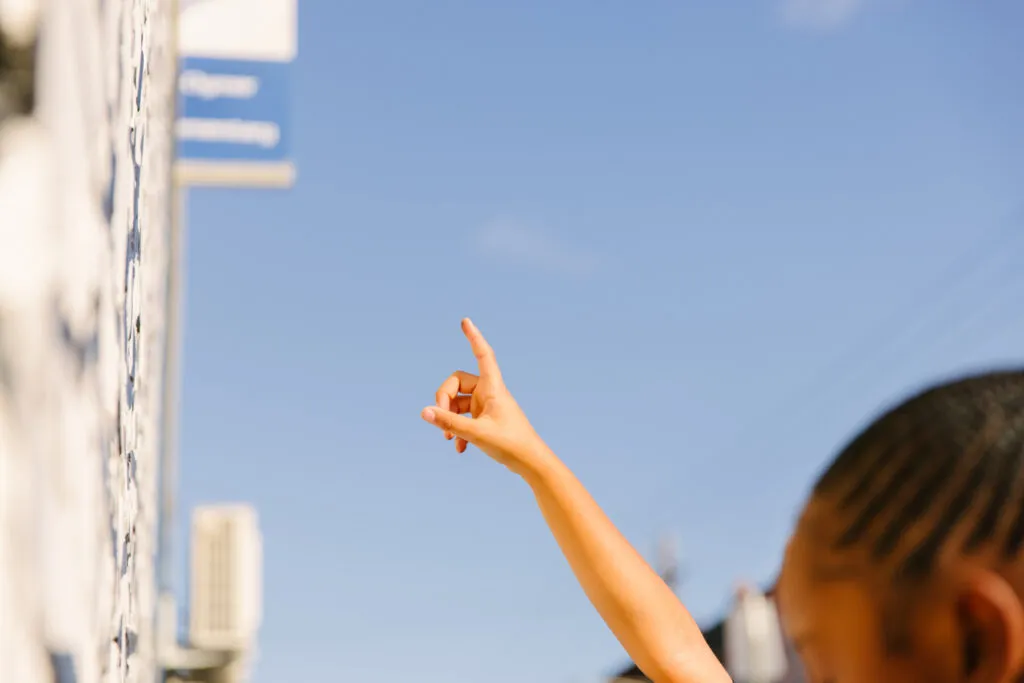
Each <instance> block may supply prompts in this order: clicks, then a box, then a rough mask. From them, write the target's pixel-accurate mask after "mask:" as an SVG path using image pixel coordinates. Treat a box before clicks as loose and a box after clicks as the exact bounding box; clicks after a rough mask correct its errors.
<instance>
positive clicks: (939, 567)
mask: <svg viewBox="0 0 1024 683" xmlns="http://www.w3.org/2000/svg"><path fill="white" fill-rule="evenodd" d="M778 596H779V604H780V607H781V611H782V617H783V621H784V622H785V626H786V629H787V631H788V632H789V634H790V636H791V637H792V638H793V639H794V640H795V641H796V643H797V646H798V648H799V650H800V652H801V656H802V658H803V660H804V663H805V665H806V668H807V673H808V675H809V677H810V678H811V681H812V683H890V682H892V683H944V682H946V681H948V682H950V683H953V682H956V683H965V682H968V681H969V682H971V683H1011V682H1012V683H1017V682H1018V681H1022V680H1024V602H1022V596H1024V372H1001V373H991V374H987V375H983V376H977V377H972V378H968V379H965V380H961V381H958V382H953V383H950V384H945V385H943V386H939V387H936V388H933V389H930V390H928V391H926V392H924V393H922V394H920V395H918V396H916V397H914V398H912V399H910V400H909V401H906V402H905V403H903V404H901V405H900V406H898V407H896V408H895V409H893V410H891V411H890V412H888V413H886V414H885V415H883V416H882V417H881V418H879V419H878V420H877V421H875V422H874V423H873V424H872V425H871V426H869V427H868V428H867V429H866V430H865V431H864V432H863V433H862V434H861V435H860V436H858V437H857V438H856V439H855V440H854V441H853V442H852V443H851V444H850V445H849V446H848V447H847V448H846V449H845V450H844V451H843V452H842V453H841V454H840V455H839V457H838V458H836V460H835V461H834V462H833V463H832V464H831V466H830V467H829V468H828V470H827V471H826V472H825V474H824V475H823V476H822V477H821V479H820V480H819V482H818V483H817V485H816V486H815V487H814V492H813V494H812V495H811V498H810V500H809V501H808V503H807V505H806V507H805V508H804V511H803V513H802V514H801V517H800V521H799V523H798V525H797V528H796V531H795V533H794V535H793V538H792V540H791V541H790V544H789V547H788V549H787V551H786V558H785V562H784V564H783V570H782V575H781V577H780V580H779V586H778Z"/></svg>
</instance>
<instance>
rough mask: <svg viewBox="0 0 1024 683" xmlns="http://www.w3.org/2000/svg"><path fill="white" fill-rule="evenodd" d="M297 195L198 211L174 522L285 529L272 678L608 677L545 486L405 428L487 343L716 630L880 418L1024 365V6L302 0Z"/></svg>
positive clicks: (632, 534)
mask: <svg viewBox="0 0 1024 683" xmlns="http://www.w3.org/2000/svg"><path fill="white" fill-rule="evenodd" d="M300 12H301V20H300V34H301V37H300V41H301V42H300V57H299V60H298V63H297V67H296V72H295V85H294V97H295V102H294V112H295V119H294V124H295V145H296V161H297V164H298V169H299V180H298V184H297V186H296V187H295V189H294V190H291V191H288V192H246V191H224V190H219V191H209V190H207V191H194V192H193V193H192V195H191V197H190V199H189V217H190V235H189V260H188V296H189V299H188V305H187V328H186V346H185V359H184V361H185V371H184V373H185V376H184V406H183V413H182V430H183V434H182V441H181V448H182V463H181V480H180V481H181V489H182V491H181V495H182V504H183V506H185V507H188V506H191V505H194V504H196V503H200V502H210V501H221V500H246V501H252V502H253V503H255V504H256V505H257V506H258V507H259V510H260V514H261V520H262V525H263V531H264V534H265V552H266V567H265V581H266V585H265V588H266V599H265V619H264V626H263V630H262V635H261V648H262V654H261V661H260V663H259V669H258V672H257V674H256V677H255V681H256V683H277V682H279V681H294V682H299V681H301V682H302V683H319V682H325V683H326V682H328V681H330V682H333V681H344V680H359V681H361V682H362V683H377V682H379V683H391V682H393V681H398V680H418V681H423V682H425V683H430V682H432V681H438V682H441V681H444V682H446V683H461V682H465V683H469V682H471V681H472V682H476V681H489V682H490V683H512V682H516V683H521V682H522V681H524V680H534V681H552V682H558V683H571V682H580V683H582V682H584V681H592V680H598V678H599V677H600V676H602V675H604V674H607V673H608V672H610V671H611V670H613V669H614V668H615V667H616V666H617V665H619V664H621V663H622V662H623V655H622V652H621V649H620V648H619V647H618V645H617V644H616V643H615V640H614V639H613V638H612V636H611V635H610V634H609V633H608V632H607V630H606V629H605V627H604V625H603V624H602V623H601V621H600V619H599V618H598V617H597V615H596V614H595V613H594V612H593V611H592V609H591V608H590V606H589V604H588V603H587V601H586V599H585V598H584V597H583V595H582V592H581V591H580V590H579V589H578V588H577V586H576V584H575V581H574V580H573V578H572V576H571V574H570V572H569V570H568V568H567V566H566V565H565V563H564V561H563V559H562V558H561V556H560V554H559V553H558V551H557V548H556V546H555V544H554V542H553V541H552V540H551V539H550V538H549V536H548V533H547V530H546V529H545V527H544V525H543V523H542V520H541V517H540V515H539V513H538V512H537V511H536V509H535V508H534V505H533V501H532V498H531V496H530V494H529V491H528V490H527V489H526V487H525V486H524V485H523V484H522V483H521V482H520V481H517V480H516V479H514V478H513V477H512V476H511V475H509V474H508V473H507V472H506V471H505V470H504V469H502V468H500V467H499V466H496V465H493V464H492V463H490V462H488V461H485V459H484V458H483V457H482V456H481V455H480V454H479V453H477V452H475V451H470V452H469V453H468V454H467V455H465V456H457V455H456V454H455V453H454V452H453V451H452V449H451V446H450V444H448V443H446V442H444V441H443V440H442V439H441V438H440V437H439V436H438V434H436V433H435V432H434V431H433V430H432V429H431V428H430V427H428V426H427V425H425V424H423V423H422V422H421V421H420V419H419V411H420V409H421V408H422V407H423V406H424V405H426V404H427V403H429V402H430V401H431V400H432V396H433V392H434V390H435V389H436V386H437V385H438V384H439V383H440V382H441V381H442V380H443V379H444V377H445V376H446V375H447V374H448V373H449V372H451V371H452V370H455V369H458V368H466V367H467V364H469V363H470V362H471V360H472V358H471V356H470V355H469V352H468V350H467V349H466V348H465V344H464V341H463V339H462V338H461V336H460V333H459V325H458V323H459V319H460V317H462V316H464V315H469V316H472V317H473V318H474V320H475V321H476V322H477V323H478V325H479V326H480V327H481V328H482V329H483V331H484V332H485V334H487V335H488V337H489V338H490V340H491V343H492V344H493V346H494V347H495V348H496V350H497V352H498V354H499V359H500V360H501V361H502V363H503V368H504V372H505V375H506V377H507V380H508V382H509V384H510V386H511V388H512V389H513V391H514V392H515V393H516V395H517V397H518V398H519V399H520V402H521V403H522V404H523V406H524V407H525V409H526V410H527V412H528V414H529V415H530V416H531V418H532V419H533V421H534V422H535V424H536V425H537V427H538V429H539V430H540V432H541V433H542V434H543V435H544V436H545V437H546V438H547V439H548V441H549V442H550V443H551V445H552V446H553V447H554V448H555V449H556V450H557V451H558V452H559V453H560V454H561V456H562V457H563V458H564V459H565V460H566V461H567V462H568V463H569V464H570V465H571V466H572V467H573V468H574V469H575V470H576V471H577V473H578V474H579V476H580V477H581V479H583V481H584V482H585V483H586V484H587V485H588V486H589V487H590V488H591V490H592V491H593V493H594V495H595V496H596V497H597V499H598V500H599V501H600V502H601V503H602V504H603V505H604V507H605V509H606V510H607V512H608V513H609V514H610V515H611V516H612V517H613V519H614V520H615V521H616V522H617V523H618V524H619V525H620V526H621V528H622V529H623V531H624V532H625V533H626V534H627V535H628V536H629V538H630V539H632V540H633V541H634V542H635V543H636V544H637V545H638V546H639V547H640V549H641V550H643V551H645V552H648V551H651V550H653V547H654V544H655V542H656V539H657V537H658V536H659V535H660V534H662V533H665V532H671V533H674V534H675V535H676V536H677V538H678V539H679V545H680V549H681V551H682V553H683V555H684V561H685V564H686V567H687V581H686V583H685V584H684V585H683V586H682V590H681V593H682V596H683V598H684V599H685V601H686V602H687V603H688V604H689V605H690V606H691V608H692V610H693V611H694V613H695V614H696V615H697V616H698V618H700V619H709V618H712V617H714V616H715V615H716V614H717V613H718V612H719V611H720V609H721V608H722V607H723V605H724V604H725V601H726V599H727V595H728V591H729V589H730V586H731V585H732V584H733V583H734V582H735V581H736V580H737V579H740V578H753V579H757V580H767V579H768V578H770V577H771V576H772V574H773V572H774V571H775V569H776V568H777V566H778V563H779V560H780V554H781V551H782V548H783V543H784V539H785V537H786V534H787V531H788V529H789V527H790V525H791V523H792V521H793V516H794V513H795V511H796V508H797V506H798V505H799V503H800V501H801V499H802V497H803V495H804V493H805V492H806V490H807V488H808V486H809V485H810V483H811V482H812V479H813V477H814V476H815V474H816V472H817V471H818V470H819V468H820V467H822V466H823V464H824V463H825V462H827V460H828V458H829V457H830V456H831V454H832V453H833V452H834V451H835V449H836V448H837V447H838V446H839V445H840V444H841V443H842V442H843V441H844V440H845V439H846V438H847V437H848V436H850V435H851V433H852V432H853V430H854V429H855V428H857V427H858V426H859V425H861V424H863V422H864V421H865V420H866V419H867V418H868V417H869V416H870V415H872V414H873V413H874V412H875V411H876V410H878V409H879V407H880V406H882V405H883V404H885V403H887V402H889V401H892V400H894V399H896V398H898V397H900V396H901V395H902V394H903V393H905V392H906V391H908V390H910V389H911V388H914V387H917V386H920V385H921V384H922V383H923V382H926V381H928V380H931V379H933V378H936V377H940V376H943V375H946V374H949V373H952V372H956V371H960V370H963V369H965V368H973V367H983V366H987V365H991V364H995V363H1003V362H1010V361H1014V360H1016V361H1018V362H1019V361H1020V360H1021V359H1022V357H1024V352H1022V351H1021V349H1024V324H1022V322H1021V316H1020V311H1021V310H1022V308H1024V273H1022V272H1021V269H1020V268H1015V267H1014V263H1019V262H1020V259H1021V257H1022V256H1024V194H1022V192H1021V188H1022V187H1024V123H1022V122H1024V93H1022V91H1021V90H1020V88H1019V85H1020V82H1021V78H1022V75H1024V74H1022V73H1021V69H1022V67H1021V65H1024V44H1022V43H1021V42H1020V40H1019V35H1020V31H1021V30H1022V29H1024V5H1021V4H1020V3H1019V2H1016V1H1015V0H992V1H990V2H985V3H979V2H963V1H962V0H929V1H928V2H924V1H923V0H901V1H895V0H894V1H892V2H886V1H884V0H877V1H876V2H870V1H867V0H864V1H858V0H802V1H800V0H793V1H791V2H788V3H787V2H776V1H775V0H747V1H744V2H732V3H725V2H718V3H710V2H708V3H694V2H680V1H678V0H674V1H666V0H648V1H647V2H625V1H622V0H620V1H618V2H609V1H604V2H583V1H582V0H562V1H561V2H557V3H553V2H541V1H540V0H516V2H505V3H501V2H485V1H483V0H476V1H475V2H471V1H469V0H464V1H455V0H435V1H434V2H430V3H426V2H408V1H399V0H377V1H375V2H372V3H371V2H361V3H356V2H338V1H336V0H302V2H301V9H300Z"/></svg>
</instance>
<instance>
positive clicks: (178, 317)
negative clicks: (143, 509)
mask: <svg viewBox="0 0 1024 683" xmlns="http://www.w3.org/2000/svg"><path fill="white" fill-rule="evenodd" d="M186 198H187V190H186V189H185V188H183V187H179V186H177V183H175V187H174V210H173V220H172V224H171V240H170V241H171V244H170V253H169V255H168V261H169V263H168V269H167V270H168V272H167V355H166V359H165V365H164V387H163V388H164V394H163V400H162V404H163V410H162V416H161V417H162V424H161V428H160V432H161V437H162V442H163V443H162V447H161V453H160V590H161V592H165V591H173V589H174V581H173V576H174V552H173V551H174V543H173V539H174V532H175V526H176V521H177V520H176V512H177V500H176V494H177V483H178V481H177V480H178V423H179V420H178V411H179V406H180V404H181V355H182V353H181V352H182V342H183V338H182V321H183V308H184V306H183V304H184V299H185V239H186V222H187V206H186Z"/></svg>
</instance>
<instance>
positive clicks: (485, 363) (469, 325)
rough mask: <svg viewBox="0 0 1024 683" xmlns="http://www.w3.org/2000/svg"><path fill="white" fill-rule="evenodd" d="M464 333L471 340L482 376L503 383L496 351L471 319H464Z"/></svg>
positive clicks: (470, 344) (470, 343)
mask: <svg viewBox="0 0 1024 683" xmlns="http://www.w3.org/2000/svg"><path fill="white" fill-rule="evenodd" d="M462 333H463V334H465V335H466V339H468V340H469V346H470V347H471V348H472V349H473V355H474V356H476V362H477V365H478V366H479V367H480V376H481V377H489V378H490V379H492V380H497V381H499V382H500V381H501V370H500V369H498V361H497V359H495V357H494V350H493V349H492V348H491V345H490V344H488V343H487V340H486V339H484V335H482V334H481V333H480V330H479V329H477V326H476V325H474V324H473V321H472V320H470V319H469V318H463V319H462Z"/></svg>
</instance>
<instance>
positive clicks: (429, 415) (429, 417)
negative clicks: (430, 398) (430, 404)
mask: <svg viewBox="0 0 1024 683" xmlns="http://www.w3.org/2000/svg"><path fill="white" fill-rule="evenodd" d="M436 416H437V413H436V412H435V411H434V409H433V408H424V409H423V412H422V413H420V417H422V418H423V419H424V420H426V421H427V422H430V423H431V424H433V422H434V418H435V417H436Z"/></svg>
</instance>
